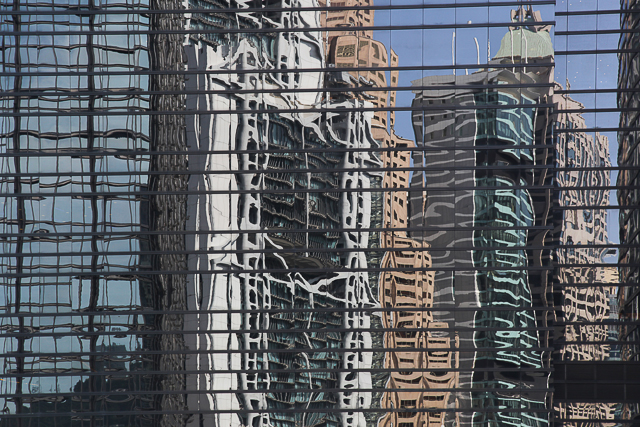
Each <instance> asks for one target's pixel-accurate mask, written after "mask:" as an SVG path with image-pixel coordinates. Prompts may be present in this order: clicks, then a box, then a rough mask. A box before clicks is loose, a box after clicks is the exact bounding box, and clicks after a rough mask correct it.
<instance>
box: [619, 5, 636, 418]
mask: <svg viewBox="0 0 640 427" xmlns="http://www.w3.org/2000/svg"><path fill="white" fill-rule="evenodd" d="M620 5H621V12H622V13H621V17H620V27H621V29H622V30H623V31H624V33H623V34H621V36H620V46H619V48H620V49H621V52H620V54H619V60H620V66H619V67H620V68H619V73H618V89H619V92H618V107H619V108H620V110H621V111H620V124H619V131H618V164H619V165H620V167H621V169H620V172H619V174H618V187H621V188H620V189H619V190H618V203H619V205H620V207H621V209H620V218H619V221H620V243H621V246H620V255H619V263H620V283H621V284H622V285H623V286H620V287H619V288H618V289H619V290H618V299H619V303H620V318H621V319H623V320H626V321H629V322H631V324H629V325H624V324H623V325H621V328H620V341H621V344H622V347H621V349H620V350H621V358H622V360H624V361H636V362H637V361H638V360H640V359H639V358H640V345H639V344H638V343H639V342H640V328H638V325H637V322H638V319H640V293H639V289H640V287H639V286H638V279H639V278H640V267H639V266H640V250H639V249H638V245H639V244H640V234H639V232H638V231H639V230H640V228H639V227H640V210H639V209H638V207H637V206H638V201H639V200H640V198H639V195H640V193H639V192H638V189H637V188H634V187H635V186H637V183H638V169H637V168H638V165H640V149H638V140H639V136H640V135H639V134H638V114H637V111H638V100H639V99H640V98H639V97H638V93H637V92H636V89H635V88H636V87H637V85H638V82H639V81H640V73H639V72H638V62H639V61H640V58H639V57H638V55H637V46H638V41H639V39H638V33H637V29H638V27H639V24H638V15H637V13H635V12H634V11H635V10H637V8H638V2H637V1H636V0H621V1H620ZM625 342H626V343H625ZM624 411H625V413H626V414H627V416H628V417H629V418H632V417H638V416H639V415H638V414H640V404H628V405H627V406H626V407H625V410H624Z"/></svg>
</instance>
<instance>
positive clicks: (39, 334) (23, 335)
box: [2, 307, 634, 354]
mask: <svg viewBox="0 0 640 427" xmlns="http://www.w3.org/2000/svg"><path fill="white" fill-rule="evenodd" d="M402 308H404V309H406V310H405V312H411V310H410V307H402ZM499 310H500V308H499V307H496V308H494V311H499ZM433 311H434V312H438V311H448V310H447V309H446V308H440V309H434V310H433ZM400 313H403V312H400ZM94 320H95V319H94ZM272 320H274V319H272ZM279 320H293V319H279ZM434 322H436V321H434ZM105 323H108V322H105ZM93 325H94V327H95V328H96V329H99V328H101V327H103V326H104V324H103V323H102V322H95V321H94V323H93ZM554 325H555V323H554ZM54 326H55V328H63V329H66V328H68V326H66V325H54ZM78 327H81V328H82V327H86V328H88V327H89V326H88V325H75V326H74V328H78ZM3 329H4V332H3V334H2V337H3V338H18V339H33V338H49V337H53V338H61V337H81V338H82V337H102V336H104V337H113V336H116V335H123V336H125V337H128V338H136V337H139V336H141V335H144V336H145V337H149V336H158V335H171V334H173V333H175V331H161V330H146V329H144V326H143V327H142V329H130V330H127V331H101V330H97V331H83V332H69V331H64V332H43V331H41V330H39V331H32V332H14V331H13V330H14V329H20V328H19V327H15V328H11V327H10V326H9V325H5V326H4V327H3ZM24 329H28V327H24ZM72 329H73V328H72ZM507 329H508V330H509V331H521V332H522V331H552V330H553V328H544V327H541V328H537V327H535V328H517V327H516V328H508V327H503V328H488V327H464V326H460V327H456V326H453V327H447V328H438V327H425V328H384V327H383V328H372V327H370V328H344V327H342V328H304V329H286V330H282V329H198V330H191V329H187V328H184V329H181V330H180V334H182V335H185V336H189V335H192V336H200V335H219V334H223V335H224V334H253V333H255V334H275V335H278V334H285V335H286V334H293V335H296V334H306V333H332V332H335V333H341V334H345V333H349V332H353V333H372V332H374V333H375V332H379V333H385V332H407V333H409V332H415V333H419V332H422V333H429V332H451V333H455V332H478V331H481V332H500V331H505V330H507ZM424 338H425V339H428V338H433V337H426V336H425V337H424ZM557 342H558V341H557ZM624 342H628V341H624ZM562 343H563V344H564V343H565V342H564V341H562ZM566 343H573V342H568V341H567V342H566ZM608 343H614V344H615V343H618V342H613V341H610V342H608ZM594 344H599V343H596V342H594ZM632 344H634V343H632ZM323 348H324V349H325V351H328V350H329V348H328V347H323ZM345 348H346V347H345ZM382 348H383V349H388V348H391V347H382ZM393 348H396V347H393ZM397 348H398V349H404V351H406V352H408V353H411V352H413V350H414V348H415V347H397ZM425 348H431V350H433V347H428V346H427V347H425ZM460 348H461V349H462V347H460ZM471 349H475V347H473V348H471ZM252 350H253V351H255V350H254V349H252ZM347 350H348V349H347ZM468 350H469V349H468ZM265 351H267V352H274V353H278V352H279V351H280V349H274V348H271V349H267V350H265ZM305 351H306V350H305ZM28 354H31V353H28Z"/></svg>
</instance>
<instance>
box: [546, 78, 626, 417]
mask: <svg viewBox="0 0 640 427" xmlns="http://www.w3.org/2000/svg"><path fill="white" fill-rule="evenodd" d="M555 90H556V92H560V91H562V87H561V86H560V85H558V84H557V83H556V87H555ZM553 103H554V107H555V109H556V110H557V111H573V112H570V113H560V114H558V115H557V116H556V117H555V129H556V140H555V141H556V148H555V152H556V167H557V168H558V171H557V173H556V185H557V187H558V188H559V189H560V191H559V192H558V194H557V197H558V204H559V205H560V206H562V207H566V208H567V209H566V210H563V211H562V222H561V226H560V230H561V231H560V236H559V243H560V245H563V246H564V247H563V248H562V249H558V250H557V251H556V262H557V263H558V266H559V268H558V277H557V280H558V282H559V284H560V286H561V289H562V309H561V310H558V312H559V313H560V314H561V316H562V321H563V322H566V326H565V327H564V333H563V337H562V340H564V341H566V342H572V343H575V344H565V345H563V346H562V347H560V348H559V354H557V355H556V356H555V357H557V358H559V359H561V360H578V361H593V360H610V358H611V353H610V351H611V347H610V346H608V345H603V344H602V342H603V341H607V340H608V339H609V334H610V326H608V325H607V324H606V319H608V318H609V317H610V316H611V315H612V314H617V313H612V311H611V310H612V309H611V295H612V294H614V293H615V287H614V286H607V284H608V283H611V284H615V283H618V281H619V279H618V277H617V276H618V274H617V269H615V270H614V269H613V268H612V267H598V266H595V265H598V264H601V263H603V262H604V261H605V260H604V258H605V256H606V255H607V254H608V252H610V250H609V248H608V247H607V245H608V244H609V243H610V242H609V238H608V229H607V225H608V212H607V210H606V209H604V207H606V206H608V205H609V190H607V189H606V188H607V187H609V185H610V183H611V178H610V173H609V172H608V171H607V170H602V169H591V168H594V167H598V166H604V167H610V166H611V160H610V156H609V140H608V138H607V137H606V136H604V135H600V134H599V133H597V132H596V133H595V135H591V134H588V133H586V132H580V131H579V130H578V129H585V128H586V127H587V125H586V123H585V118H584V117H583V116H582V114H580V113H579V111H581V110H584V105H583V104H581V103H580V102H578V101H576V100H573V99H571V98H570V97H569V96H568V95H567V94H562V95H558V94H556V95H554V97H553ZM567 130H568V131H569V132H565V131H567ZM571 130H577V131H571ZM593 187H596V188H597V187H602V188H604V189H603V190H597V189H594V188H593ZM582 206H602V207H603V208H601V209H597V208H596V209H571V208H572V207H582ZM589 246H591V247H589ZM614 310H615V308H614ZM579 342H581V343H582V344H578V343H579ZM585 342H593V343H594V344H591V345H589V344H584V343H585ZM595 343H599V344H595ZM615 409H616V408H615V405H611V404H604V403H603V404H593V403H579V404H571V405H559V407H558V408H557V410H558V414H559V417H560V418H572V417H585V416H590V417H593V418H597V419H602V420H606V419H611V418H613V416H614V414H615ZM603 425H614V424H603Z"/></svg>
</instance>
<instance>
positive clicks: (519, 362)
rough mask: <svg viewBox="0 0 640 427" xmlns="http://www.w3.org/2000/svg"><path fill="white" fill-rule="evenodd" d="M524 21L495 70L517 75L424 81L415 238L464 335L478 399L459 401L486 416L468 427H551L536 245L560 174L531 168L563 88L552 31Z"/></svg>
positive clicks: (441, 314)
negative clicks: (552, 84) (554, 86)
mask: <svg viewBox="0 0 640 427" xmlns="http://www.w3.org/2000/svg"><path fill="white" fill-rule="evenodd" d="M512 18H513V20H514V26H513V27H512V28H511V29H510V32H509V33H508V34H507V35H506V36H505V37H504V38H503V40H502V44H501V46H500V50H499V51H498V54H497V55H496V56H495V57H494V60H493V61H494V63H500V64H511V63H514V64H517V67H514V68H513V69H505V68H497V69H490V70H485V71H479V72H477V73H474V74H472V75H468V76H436V77H425V78H423V79H421V80H417V81H415V82H414V85H416V86H421V87H422V88H421V89H417V90H416V91H415V93H416V99H415V100H414V103H413V106H414V107H420V108H419V109H418V111H417V112H415V113H414V114H413V124H414V129H415V132H416V138H417V141H418V145H419V146H420V147H424V151H423V153H419V152H416V155H415V156H414V164H416V165H423V166H424V167H425V171H424V173H415V174H414V175H413V178H412V186H413V187H414V188H416V190H418V191H414V192H413V195H412V198H411V202H412V211H411V214H412V216H411V227H412V228H416V227H424V228H425V231H424V232H422V233H420V232H419V231H416V232H414V233H413V235H414V236H415V237H414V238H416V239H423V240H425V241H426V242H428V243H429V245H430V246H431V249H430V253H431V257H432V262H433V268H434V270H435V283H434V288H435V291H434V293H435V295H436V297H435V298H434V301H433V304H434V307H435V308H436V311H434V315H433V316H434V320H435V321H437V322H442V323H446V324H448V325H450V326H454V325H455V327H456V329H457V333H458V337H457V338H458V342H459V352H460V353H459V354H460V355H459V362H458V363H459V366H460V368H461V372H460V375H459V380H458V381H459V382H458V384H459V387H460V388H461V389H463V390H464V389H470V388H471V389H472V392H471V393H465V392H464V391H458V392H456V393H455V394H452V396H451V399H457V402H458V404H459V406H460V407H462V408H465V409H467V410H469V409H471V408H474V409H473V410H475V414H474V415H473V418H471V419H470V418H467V417H470V415H471V412H467V413H466V414H461V421H462V423H463V424H465V425H466V424H470V423H474V424H476V425H488V424H492V423H496V424H497V425H501V424H502V423H515V424H524V425H544V424H545V423H546V420H545V417H544V416H541V414H539V411H544V408H545V399H546V396H545V394H546V388H547V380H546V375H545V374H543V373H542V372H541V370H542V367H543V365H542V359H541V356H542V354H541V349H540V348H541V344H540V338H541V337H540V336H539V334H538V326H537V325H538V324H539V323H540V322H541V320H544V317H543V314H541V315H538V313H536V312H535V311H534V308H533V307H535V306H540V301H541V300H542V299H543V298H542V296H543V295H544V293H545V292H546V286H547V280H548V279H547V273H546V272H545V269H544V266H545V265H546V263H548V260H549V250H548V249H545V248H542V250H537V251H533V250H528V249H527V246H529V245H531V246H533V245H535V246H543V245H544V244H545V239H546V237H545V234H546V231H540V229H542V228H546V227H544V226H545V225H546V224H547V222H548V221H549V216H548V215H549V208H550V205H549V196H550V192H549V191H548V190H545V189H543V188H542V186H543V185H548V184H549V179H550V176H547V175H545V172H544V171H541V170H540V169H532V168H527V166H533V165H534V164H538V165H540V164H546V163H547V162H548V158H549V154H550V153H549V149H548V147H547V146H548V138H549V136H550V134H551V121H550V117H549V114H548V112H547V111H546V110H545V109H544V108H538V107H537V104H545V103H547V102H548V99H549V95H550V91H549V88H548V87H545V85H536V84H537V83H545V82H549V81H552V80H551V79H552V78H553V76H552V74H551V69H550V68H549V67H548V65H546V64H547V63H548V62H549V61H550V60H551V59H552V58H553V47H552V45H551V40H550V37H549V33H548V28H547V27H543V26H538V25H536V24H535V22H536V21H539V20H540V18H539V15H537V14H536V13H533V11H531V10H530V9H528V10H525V9H524V8H520V9H519V10H518V11H514V12H513V13H512ZM518 21H520V22H523V24H520V25H519V24H518V23H517V22H518ZM525 39H526V40H528V43H527V44H525V42H524V40H525ZM525 51H526V54H523V52H525ZM538 63H542V64H545V65H537V64H538ZM525 64H526V65H525ZM498 106H499V107H500V108H495V107H498ZM424 185H426V201H425V203H424V213H423V210H422V191H420V190H421V189H422V187H423V186H424ZM538 186H539V187H538ZM540 226H543V227H540ZM470 248H473V250H469V249H470ZM532 267H533V268H532ZM540 267H542V268H540ZM448 334H449V336H450V338H452V336H451V332H448ZM476 408H477V409H476ZM510 409H511V410H512V412H511V411H510Z"/></svg>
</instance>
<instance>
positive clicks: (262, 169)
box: [186, 0, 380, 427]
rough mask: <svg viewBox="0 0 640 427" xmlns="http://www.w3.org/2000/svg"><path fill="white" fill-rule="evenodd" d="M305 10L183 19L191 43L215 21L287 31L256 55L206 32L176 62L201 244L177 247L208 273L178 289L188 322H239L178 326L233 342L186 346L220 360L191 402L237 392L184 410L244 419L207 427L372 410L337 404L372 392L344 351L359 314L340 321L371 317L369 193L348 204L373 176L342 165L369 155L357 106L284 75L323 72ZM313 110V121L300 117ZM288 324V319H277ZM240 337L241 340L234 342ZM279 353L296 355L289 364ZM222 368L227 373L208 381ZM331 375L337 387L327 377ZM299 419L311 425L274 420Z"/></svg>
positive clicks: (242, 38)
mask: <svg viewBox="0 0 640 427" xmlns="http://www.w3.org/2000/svg"><path fill="white" fill-rule="evenodd" d="M314 4H315V3H314V2H313V1H311V0H300V1H293V2H291V3H290V4H289V7H290V8H291V12H284V11H283V12H276V13H273V14H271V15H269V16H268V18H267V16H265V15H262V14H257V13H255V12H247V13H242V12H238V13H236V14H234V15H231V14H227V15H226V16H227V19H226V20H221V19H220V17H221V16H224V15H223V14H220V13H219V12H217V10H216V9H218V8H220V9H224V8H239V7H241V6H242V4H241V2H235V1H231V2H227V4H225V5H221V6H218V7H214V6H212V5H208V9H207V11H206V12H203V13H197V14H196V13H194V14H193V15H192V16H191V20H190V24H191V28H194V29H202V30H205V29H207V28H214V27H213V26H212V25H213V24H212V23H211V21H212V20H214V19H215V22H216V25H218V26H223V27H227V28H238V24H237V20H241V21H242V25H240V26H246V27H248V28H251V27H254V28H257V25H258V24H257V22H258V20H259V19H261V22H262V28H263V29H264V28H267V27H268V28H272V29H274V30H287V29H290V30H295V31H290V32H289V31H278V32H277V33H275V34H264V35H262V36H261V37H260V38H259V39H258V40H257V39H255V38H253V37H251V36H248V35H245V34H239V35H233V34H222V35H217V36H216V37H207V36H206V33H205V35H204V36H202V37H196V36H195V35H194V36H192V37H191V41H190V44H189V45H188V46H187V47H186V51H187V54H188V58H189V62H188V70H189V71H193V72H194V73H195V74H194V77H190V78H189V79H188V80H187V88H188V89H189V90H191V91H192V92H193V93H197V94H200V95H198V96H192V97H190V98H189V100H188V102H190V103H192V104H189V105H188V107H189V109H192V110H194V111H198V112H201V113H199V114H196V115H193V116H190V119H189V122H188V124H187V135H188V137H187V143H188V145H189V148H190V159H194V160H195V161H192V162H190V164H189V168H190V170H191V171H192V173H191V179H190V186H192V187H191V188H193V189H194V190H196V191H198V192H197V193H196V194H194V195H192V196H190V198H189V202H188V204H189V210H188V212H189V222H188V227H189V230H193V231H198V232H199V231H206V233H205V234H200V233H194V234H193V238H189V239H187V242H188V243H187V244H188V247H190V248H192V249H194V250H195V249H200V250H202V249H204V251H203V252H202V253H201V254H200V255H198V256H193V257H190V263H192V265H191V269H193V270H201V269H203V268H205V269H208V268H211V273H210V274H201V273H200V274H194V275H190V276H189V279H190V289H194V290H195V292H193V294H190V295H189V297H190V302H191V304H193V307H194V308H195V309H197V310H212V309H214V310H216V311H221V312H225V311H226V310H232V309H241V310H248V312H246V313H242V314H233V315H231V316H227V315H226V314H225V315H220V314H217V313H215V312H214V313H210V314H209V313H207V314H203V315H200V314H195V315H189V316H188V318H189V319H191V318H193V320H192V322H193V325H198V326H197V328H198V329H201V330H203V331H207V330H211V329H213V330H229V331H230V332H232V333H227V334H224V335H210V336H209V334H207V333H203V334H197V335H194V336H193V339H192V340H191V342H190V348H192V349H203V348H214V349H218V350H221V349H226V348H228V349H230V350H231V351H230V352H229V353H228V354H226V355H224V354H223V355H220V356H219V357H218V358H217V359H210V357H209V356H208V355H207V354H206V353H202V354H200V355H199V356H198V357H197V358H192V359H191V360H190V361H189V362H190V363H191V364H192V366H193V368H194V370H195V371H198V372H200V371H210V370H211V371H213V372H212V373H210V374H202V375H199V376H198V377H197V378H196V377H194V378H193V381H195V383H193V385H192V387H194V388H200V387H198V385H199V384H207V385H209V386H208V387H207V388H209V389H215V390H227V389H237V390H239V392H238V393H237V394H236V395H235V396H234V395H231V396H230V395H229V394H228V393H226V392H222V391H221V393H217V392H213V393H210V395H209V396H207V397H206V398H205V396H201V397H200V398H199V399H198V400H197V401H196V400H194V401H193V404H194V408H198V409H206V410H213V409H228V410H234V409H235V410H238V409H239V408H243V409H246V410H249V413H248V414H246V415H242V416H236V415H234V414H230V415H216V416H215V417H216V418H217V419H215V420H214V419H212V420H211V421H210V422H214V423H217V424H215V425H220V426H222V425H225V426H226V425H238V426H240V425H251V426H282V427H284V426H291V427H293V426H297V425H326V426H334V425H335V426H337V425H343V426H364V418H363V414H362V413H356V414H346V413H336V412H327V413H323V412H322V409H323V408H328V409H339V408H343V409H349V408H362V407H365V408H366V407H368V406H369V405H370V402H371V393H370V392H367V391H363V392H356V393H350V392H345V391H346V390H348V389H350V388H354V389H365V390H366V389H370V388H371V375H370V374H369V373H366V372H358V368H362V367H364V368H366V367H370V366H371V354H370V353H363V352H360V351H358V350H361V349H363V348H370V347H371V344H370V341H371V337H370V333H369V332H368V331H367V330H368V329H369V328H370V319H369V314H368V313H363V312H358V311H354V310H353V309H354V308H355V309H358V308H366V307H373V304H374V296H373V295H372V294H371V291H370V285H369V274H368V273H367V271H366V266H367V261H366V257H365V254H364V252H362V249H364V248H367V247H368V245H369V232H367V231H356V230H359V229H364V230H366V229H369V228H370V227H371V225H372V224H371V194H370V193H368V192H361V191H360V189H368V188H370V187H371V183H372V174H370V173H368V172H367V169H369V168H372V167H379V162H380V161H379V160H378V158H377V157H376V156H375V155H373V154H372V153H369V152H368V151H363V152H359V151H355V152H349V151H348V150H350V149H360V150H362V149H370V148H374V147H376V146H378V142H377V141H375V140H374V139H372V131H371V121H372V116H373V113H371V112H366V111H364V112H359V111H354V109H357V108H361V107H366V106H367V105H369V102H368V101H365V100H360V99H356V98H345V99H341V100H334V99H330V98H329V99H327V98H325V93H324V92H323V90H322V89H323V88H324V87H325V86H326V83H325V76H324V75H323V74H322V73H321V72H320V71H308V72H303V73H300V72H296V69H297V68H305V69H313V70H322V69H324V68H325V61H326V60H325V48H324V43H323V40H322V34H321V32H319V31H314V30H305V29H306V28H309V29H314V28H318V27H319V26H320V13H319V12H317V11H308V12H305V11H298V9H304V8H309V7H312V6H314ZM196 6H197V5H196ZM207 70H225V72H224V73H219V72H218V73H213V74H208V73H206V71H207ZM235 70H238V71H241V72H238V73H234V71H235ZM318 107H322V108H323V109H326V110H325V111H321V112H318V111H314V110H315V109H317V108H318ZM341 110H345V111H346V110H350V111H348V112H343V111H341ZM270 111H273V112H270ZM217 152H220V153H217ZM334 170H335V172H334ZM229 171H234V173H232V174H230V173H229ZM203 173H204V175H203ZM199 191H204V194H200V192H199ZM210 191H215V192H217V194H215V195H213V194H212V195H210V194H208V193H209V192H210ZM223 230H224V231H225V233H224V234H222V233H218V231H223ZM314 230H318V231H317V232H314ZM331 230H336V231H331ZM229 231H235V232H234V233H230V232H229ZM212 250H213V251H214V253H215V254H211V253H210V251H212ZM349 269H354V270H357V269H364V270H363V271H359V272H358V271H354V272H351V271H349ZM297 271H299V272H297ZM198 289H200V291H198ZM316 308H320V309H325V310H326V309H332V308H333V309H335V312H326V311H324V312H314V311H313V310H314V309H316ZM295 309H299V310H302V311H301V312H300V313H299V314H296V315H293V314H285V313H280V312H279V310H295ZM267 310H271V311H273V310H275V312H272V313H269V312H266V311H267ZM305 310H310V311H308V312H306V311H305ZM305 328H310V329H313V330H314V332H303V330H304V329H305ZM292 329H293V330H292ZM332 329H335V330H336V331H332ZM241 330H255V332H253V333H243V334H240V333H233V331H241ZM361 330H363V331H362V332H361ZM220 338H224V339H220ZM293 348H295V349H297V352H296V353H293V354H292V353H290V352H288V350H289V349H293ZM336 349H339V350H342V349H355V351H354V352H348V351H347V352H342V351H340V352H336V351H335V350H336ZM228 366H233V367H235V368H236V369H237V370H241V371H242V372H241V373H234V374H227V373H220V374H217V373H215V371H217V370H219V369H225V368H226V367H228ZM339 368H343V369H345V371H346V372H344V373H337V374H336V373H333V372H332V373H329V372H331V371H336V370H338V369H339ZM292 369H299V370H300V371H298V372H291V370H292ZM305 369H309V370H316V371H315V372H314V373H313V374H311V373H307V372H305V371H304V370H305ZM323 370H327V371H328V372H324V371H323ZM296 389H302V390H309V391H299V392H298V391H295V390H296ZM314 389H317V390H318V391H311V390H314ZM280 390H282V391H280ZM323 390H332V391H327V392H325V391H323ZM310 408H311V409H315V410H316V411H318V412H311V413H307V412H306V411H304V410H303V411H300V412H295V413H286V412H284V411H283V412H279V411H278V410H279V409H284V410H291V409H293V410H296V409H298V410H300V409H310ZM208 419H209V417H207V418H205V420H208Z"/></svg>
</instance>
